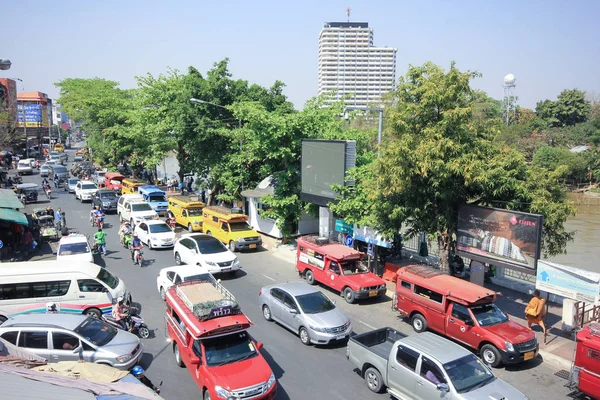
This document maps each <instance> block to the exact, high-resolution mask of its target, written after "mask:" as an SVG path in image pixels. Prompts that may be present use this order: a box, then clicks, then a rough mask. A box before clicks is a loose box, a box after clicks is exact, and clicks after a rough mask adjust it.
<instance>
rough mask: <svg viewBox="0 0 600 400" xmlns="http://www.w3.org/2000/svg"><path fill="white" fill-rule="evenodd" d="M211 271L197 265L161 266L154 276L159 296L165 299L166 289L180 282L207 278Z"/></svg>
mask: <svg viewBox="0 0 600 400" xmlns="http://www.w3.org/2000/svg"><path fill="white" fill-rule="evenodd" d="M210 275H211V273H210V272H208V271H207V270H206V268H203V267H198V266H197V265H195V266H194V265H177V266H175V267H167V268H163V269H161V270H160V271H159V273H158V276H157V277H156V289H158V293H160V298H161V299H163V300H164V299H165V293H166V292H167V290H168V289H169V288H170V287H171V286H173V285H177V284H178V283H181V282H190V281H201V280H204V279H207V277H208V276H210Z"/></svg>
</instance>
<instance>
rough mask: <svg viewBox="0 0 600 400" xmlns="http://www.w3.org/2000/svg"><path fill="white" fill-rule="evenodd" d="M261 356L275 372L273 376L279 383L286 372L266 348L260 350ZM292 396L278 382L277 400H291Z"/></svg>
mask: <svg viewBox="0 0 600 400" xmlns="http://www.w3.org/2000/svg"><path fill="white" fill-rule="evenodd" d="M260 354H262V356H263V357H264V358H265V360H266V361H267V363H268V364H269V366H270V367H271V370H272V371H273V375H275V379H277V380H278V381H279V379H281V377H282V376H283V375H284V374H285V371H284V370H283V369H282V368H281V367H280V366H279V364H277V361H275V359H274V358H273V357H272V356H271V354H270V353H269V352H268V351H267V349H265V348H264V347H263V348H262V349H261V350H260ZM289 399H290V396H289V395H288V394H287V392H286V391H285V389H284V388H283V387H282V386H281V384H279V382H277V400H289Z"/></svg>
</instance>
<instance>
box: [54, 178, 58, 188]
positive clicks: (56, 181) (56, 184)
mask: <svg viewBox="0 0 600 400" xmlns="http://www.w3.org/2000/svg"><path fill="white" fill-rule="evenodd" d="M54 188H55V189H58V176H56V175H54Z"/></svg>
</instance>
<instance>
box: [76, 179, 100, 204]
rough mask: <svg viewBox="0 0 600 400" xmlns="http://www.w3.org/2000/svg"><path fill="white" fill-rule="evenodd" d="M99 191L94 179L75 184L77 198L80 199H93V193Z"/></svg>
mask: <svg viewBox="0 0 600 400" xmlns="http://www.w3.org/2000/svg"><path fill="white" fill-rule="evenodd" d="M97 191H98V186H96V184H95V183H94V182H92V181H79V182H77V184H76V185H75V198H76V199H77V200H79V201H92V195H93V194H94V193H96V192H97Z"/></svg>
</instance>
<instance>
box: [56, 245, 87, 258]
mask: <svg viewBox="0 0 600 400" xmlns="http://www.w3.org/2000/svg"><path fill="white" fill-rule="evenodd" d="M89 252H90V248H89V246H88V245H87V243H65V244H63V245H61V246H60V248H59V249H58V255H59V256H71V255H74V254H85V253H89Z"/></svg>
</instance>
